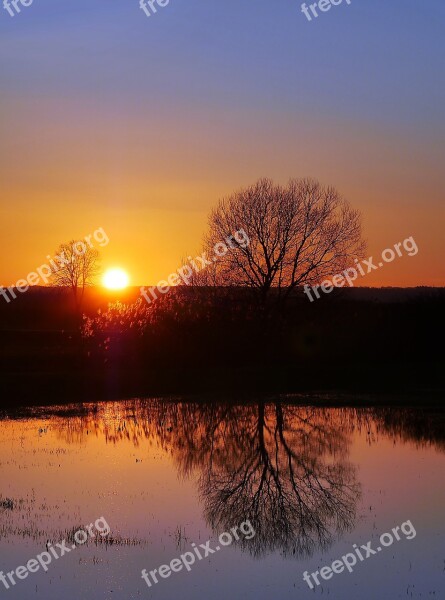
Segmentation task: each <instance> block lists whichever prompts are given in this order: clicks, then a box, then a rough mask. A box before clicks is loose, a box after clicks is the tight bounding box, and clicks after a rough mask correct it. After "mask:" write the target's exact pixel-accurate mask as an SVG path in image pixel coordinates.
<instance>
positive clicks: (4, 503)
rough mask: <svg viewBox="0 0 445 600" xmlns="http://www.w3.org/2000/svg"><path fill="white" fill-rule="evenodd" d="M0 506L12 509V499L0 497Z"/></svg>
mask: <svg viewBox="0 0 445 600" xmlns="http://www.w3.org/2000/svg"><path fill="white" fill-rule="evenodd" d="M0 508H3V509H5V510H13V508H14V500H11V499H10V498H4V499H1V500H0Z"/></svg>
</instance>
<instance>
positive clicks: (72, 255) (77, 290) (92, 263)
mask: <svg viewBox="0 0 445 600" xmlns="http://www.w3.org/2000/svg"><path fill="white" fill-rule="evenodd" d="M56 255H57V256H58V257H60V259H59V264H58V265H57V268H55V267H54V266H53V267H52V279H53V282H54V284H55V285H56V286H58V287H66V288H69V289H70V290H71V291H72V294H73V299H74V304H75V308H76V310H77V311H78V312H80V310H81V307H82V301H83V296H84V293H85V288H86V287H88V286H90V285H92V284H93V282H94V278H95V277H96V276H97V275H98V273H99V252H98V251H97V250H95V249H94V248H91V247H90V246H88V245H87V244H85V242H84V241H83V240H71V241H70V242H68V243H66V244H61V245H60V246H59V247H58V249H57V250H56ZM54 264H56V263H54Z"/></svg>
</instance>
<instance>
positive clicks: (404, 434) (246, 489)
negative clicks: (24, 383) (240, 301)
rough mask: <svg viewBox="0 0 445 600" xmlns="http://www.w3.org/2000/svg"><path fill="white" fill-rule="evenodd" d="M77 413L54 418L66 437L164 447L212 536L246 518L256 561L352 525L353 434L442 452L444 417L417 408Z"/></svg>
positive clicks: (167, 408)
mask: <svg viewBox="0 0 445 600" xmlns="http://www.w3.org/2000/svg"><path fill="white" fill-rule="evenodd" d="M71 408H73V407H71ZM83 408H84V410H83V413H82V414H77V416H76V415H75V414H70V416H69V418H64V417H63V416H62V414H63V411H61V415H60V417H61V418H58V419H56V421H57V422H58V426H57V427H58V431H59V435H61V436H63V437H64V438H65V441H68V442H70V443H79V442H81V441H85V439H86V437H87V436H88V435H96V436H104V437H105V438H106V440H107V442H108V443H110V442H111V443H119V442H120V441H121V440H128V441H131V442H132V443H133V444H134V445H135V446H138V445H140V444H141V442H142V441H143V440H144V439H145V440H146V441H148V442H149V443H156V444H160V445H161V447H162V448H163V449H164V450H165V451H166V452H168V453H169V454H170V455H171V456H172V458H173V460H174V461H175V464H176V467H177V469H178V471H179V473H180V474H181V475H182V476H183V477H191V476H195V475H196V474H197V475H198V485H199V493H200V498H201V500H202V502H203V507H204V515H205V518H206V520H207V522H208V524H209V525H210V526H211V527H212V529H213V530H214V532H215V533H220V532H222V531H228V530H230V529H231V528H232V527H234V526H236V525H239V524H240V523H241V522H242V521H244V520H246V519H250V520H251V522H252V524H253V525H254V527H255V530H256V536H255V537H254V538H253V539H252V540H250V541H249V542H247V543H246V544H245V546H246V549H248V550H249V551H250V552H252V553H253V554H254V555H256V556H260V555H262V554H265V553H269V552H274V551H280V552H282V553H283V554H286V555H296V556H308V555H310V554H311V553H313V552H314V551H315V550H317V549H320V548H321V549H324V548H327V547H328V546H329V544H331V543H332V542H333V540H334V539H335V538H336V537H338V536H340V535H341V534H342V533H343V532H344V531H346V530H348V529H350V528H353V527H354V522H355V516H356V506H357V501H358V498H359V495H360V487H359V484H358V482H357V480H356V473H355V468H354V467H353V466H352V465H351V464H350V463H349V461H348V451H349V446H350V443H351V440H352V435H353V433H354V431H355V430H356V429H359V430H362V431H364V432H365V434H366V436H367V438H368V441H369V443H370V444H371V443H374V442H375V441H376V440H377V439H378V436H379V435H382V436H388V435H390V436H392V437H394V439H395V440H396V439H397V440H402V441H403V442H408V441H409V442H411V441H413V440H414V441H416V443H417V444H422V445H423V444H435V445H437V446H438V447H439V448H440V449H443V446H444V443H443V440H444V433H443V432H444V429H443V415H442V418H441V419H437V415H436V416H433V417H432V416H431V415H430V414H429V413H428V412H427V411H418V410H415V409H402V408H393V409H386V408H385V409H378V408H377V409H368V408H359V409H352V408H322V407H304V406H295V405H292V404H286V403H281V402H271V403H265V402H263V401H258V402H255V403H249V404H243V405H228V404H221V403H176V402H166V401H162V400H150V401H139V400H138V401H131V402H116V403H104V404H100V405H96V406H94V408H93V406H92V405H88V406H84V407H83ZM432 423H433V424H434V423H436V424H437V423H440V426H439V425H437V427H431V424H432ZM239 543H240V544H241V545H243V542H242V540H240V542H239Z"/></svg>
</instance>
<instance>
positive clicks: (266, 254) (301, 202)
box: [203, 179, 366, 298]
mask: <svg viewBox="0 0 445 600" xmlns="http://www.w3.org/2000/svg"><path fill="white" fill-rule="evenodd" d="M241 228H243V229H244V230H245V231H246V233H247V235H248V236H249V239H250V243H249V244H248V245H247V246H245V247H241V246H239V247H238V248H235V249H234V250H231V251H230V252H227V254H226V255H225V256H223V257H221V258H220V259H218V260H217V261H215V262H214V263H213V265H212V267H211V269H209V270H208V271H207V273H206V275H207V277H205V276H204V273H203V276H204V277H203V278H204V279H208V282H206V283H207V284H210V285H212V284H213V285H215V283H216V284H217V285H240V286H249V287H253V288H257V289H259V290H260V291H261V292H262V295H263V297H264V298H266V296H267V294H268V292H269V291H270V290H271V289H272V288H277V289H278V291H279V293H280V296H286V295H288V294H289V293H291V292H292V290H294V289H295V288H296V287H298V286H301V285H304V284H310V285H313V284H316V283H320V282H321V281H322V280H323V279H325V278H326V277H328V276H332V275H333V274H335V273H338V272H340V271H342V270H344V269H345V268H347V267H350V266H351V261H352V260H353V259H354V258H355V257H360V258H361V257H363V254H364V251H365V248H366V245H365V243H364V242H363V241H362V234H361V217H360V213H359V212H358V211H356V210H354V209H352V208H351V206H350V205H349V203H348V202H347V201H346V200H345V199H343V198H342V197H341V196H340V194H339V193H338V192H337V191H336V190H335V189H334V188H333V187H324V186H322V185H320V183H318V182H317V181H314V180H310V179H300V180H295V179H294V180H290V181H289V183H288V185H287V186H285V187H284V186H280V185H276V184H274V183H273V182H272V181H271V180H270V179H261V180H259V181H258V182H257V183H255V184H254V185H251V186H250V187H247V188H245V189H241V190H240V191H238V192H236V193H234V194H233V195H232V196H230V197H228V198H225V199H223V200H220V202H219V203H218V205H217V206H216V208H215V209H213V210H212V212H211V214H210V216H209V230H208V233H207V235H206V238H205V249H206V251H207V252H208V253H209V254H211V253H212V249H213V247H214V245H215V244H216V243H218V242H221V241H223V240H225V239H226V238H227V236H229V235H230V234H232V233H233V232H234V231H236V230H239V229H241Z"/></svg>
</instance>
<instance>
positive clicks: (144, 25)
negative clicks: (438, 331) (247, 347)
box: [0, 0, 445, 286]
mask: <svg viewBox="0 0 445 600" xmlns="http://www.w3.org/2000/svg"><path fill="white" fill-rule="evenodd" d="M300 5H301V2H299V1H298V0H280V1H274V2H272V0H269V1H267V0H238V1H235V0H225V1H224V2H218V1H217V0H199V1H198V0H170V4H169V5H168V6H166V7H165V8H158V12H157V14H156V15H152V16H151V17H150V18H147V17H146V16H145V15H144V13H143V11H142V10H141V9H140V8H139V0H125V1H124V0H114V1H113V2H110V0H108V1H105V0H62V1H61V0H34V2H33V4H32V5H31V6H29V7H28V8H24V7H22V8H21V13H20V14H18V15H16V16H14V17H10V16H9V14H8V13H7V11H6V10H3V8H2V6H1V4H0V72H1V74H2V75H1V78H2V95H1V117H0V139H1V144H0V176H1V180H2V194H1V196H2V197H1V203H0V214H1V219H0V232H1V239H2V247H3V252H2V255H3V258H2V261H1V264H0V284H2V285H10V284H11V283H13V282H16V281H17V280H18V279H20V278H23V277H26V276H27V274H28V273H29V272H30V271H34V270H35V269H36V267H38V266H39V265H41V264H42V263H44V262H45V261H46V258H45V257H46V256H47V255H48V254H52V253H53V252H54V251H55V249H56V247H57V246H58V245H59V243H61V242H65V241H67V240H69V239H72V238H82V237H84V236H86V235H88V234H91V233H92V232H93V231H95V230H96V229H97V228H99V227H102V228H104V230H105V231H106V233H107V235H108V237H109V239H110V243H109V245H108V246H107V247H105V248H104V249H103V251H102V264H103V266H104V268H108V267H115V266H117V267H121V268H124V269H125V270H126V271H128V273H129V274H130V277H131V284H134V285H147V284H150V285H151V284H156V283H157V281H158V280H160V279H165V278H166V277H167V276H168V275H169V274H170V273H171V272H172V271H175V270H176V269H177V268H178V267H179V266H180V263H181V259H182V257H185V256H187V255H189V254H194V253H197V252H198V250H199V248H200V242H201V238H202V235H203V234H204V232H205V229H206V218H207V213H208V211H209V209H210V208H211V207H212V206H213V205H214V204H215V203H216V202H217V200H218V199H219V198H220V197H221V196H225V195H227V194H230V193H231V192H232V191H234V190H236V189H237V188H239V187H241V186H244V185H248V184H251V183H253V182H254V181H255V180H257V179H258V178H259V177H264V176H267V177H271V178H272V179H274V180H276V181H277V182H280V183H285V182H286V181H287V180H288V179H289V178H290V177H304V176H311V177H315V178H317V179H319V180H320V181H321V182H322V183H324V184H331V185H334V186H335V187H336V188H337V189H338V190H339V191H340V192H341V193H342V194H343V195H344V196H345V197H346V198H347V199H348V200H349V201H350V202H351V203H352V204H353V205H354V206H355V207H357V208H359V209H360V210H361V211H362V213H363V216H364V233H365V237H366V238H367V240H368V244H369V255H373V254H374V255H377V254H379V253H380V252H381V251H382V250H383V249H385V248H387V247H390V246H393V245H394V244H395V243H397V242H399V241H402V240H403V239H404V238H406V237H409V236H413V237H414V238H415V240H416V242H417V245H418V247H419V253H418V255H417V256H415V257H411V258H409V257H404V258H400V259H397V260H396V261H394V263H392V264H390V265H386V266H385V268H384V269H381V270H380V271H378V272H376V273H374V274H372V275H369V276H368V277H367V278H366V280H363V281H362V283H363V284H364V285H402V286H403V285H407V286H413V285H445V269H444V266H443V256H444V246H445V243H444V238H445V236H444V233H443V227H444V222H445V219H444V217H445V210H444V201H445V192H444V190H445V165H444V158H445V83H444V81H445V80H444V77H443V71H444V67H445V37H444V23H445V4H444V2H443V0H390V1H388V0H352V3H351V5H350V6H348V5H346V4H345V3H343V4H342V5H340V6H337V7H332V9H331V10H330V11H329V12H327V13H322V14H321V15H320V17H319V18H318V19H315V20H313V21H312V22H310V23H309V22H308V21H307V20H306V18H305V17H304V16H303V15H302V13H301V8H300Z"/></svg>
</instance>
